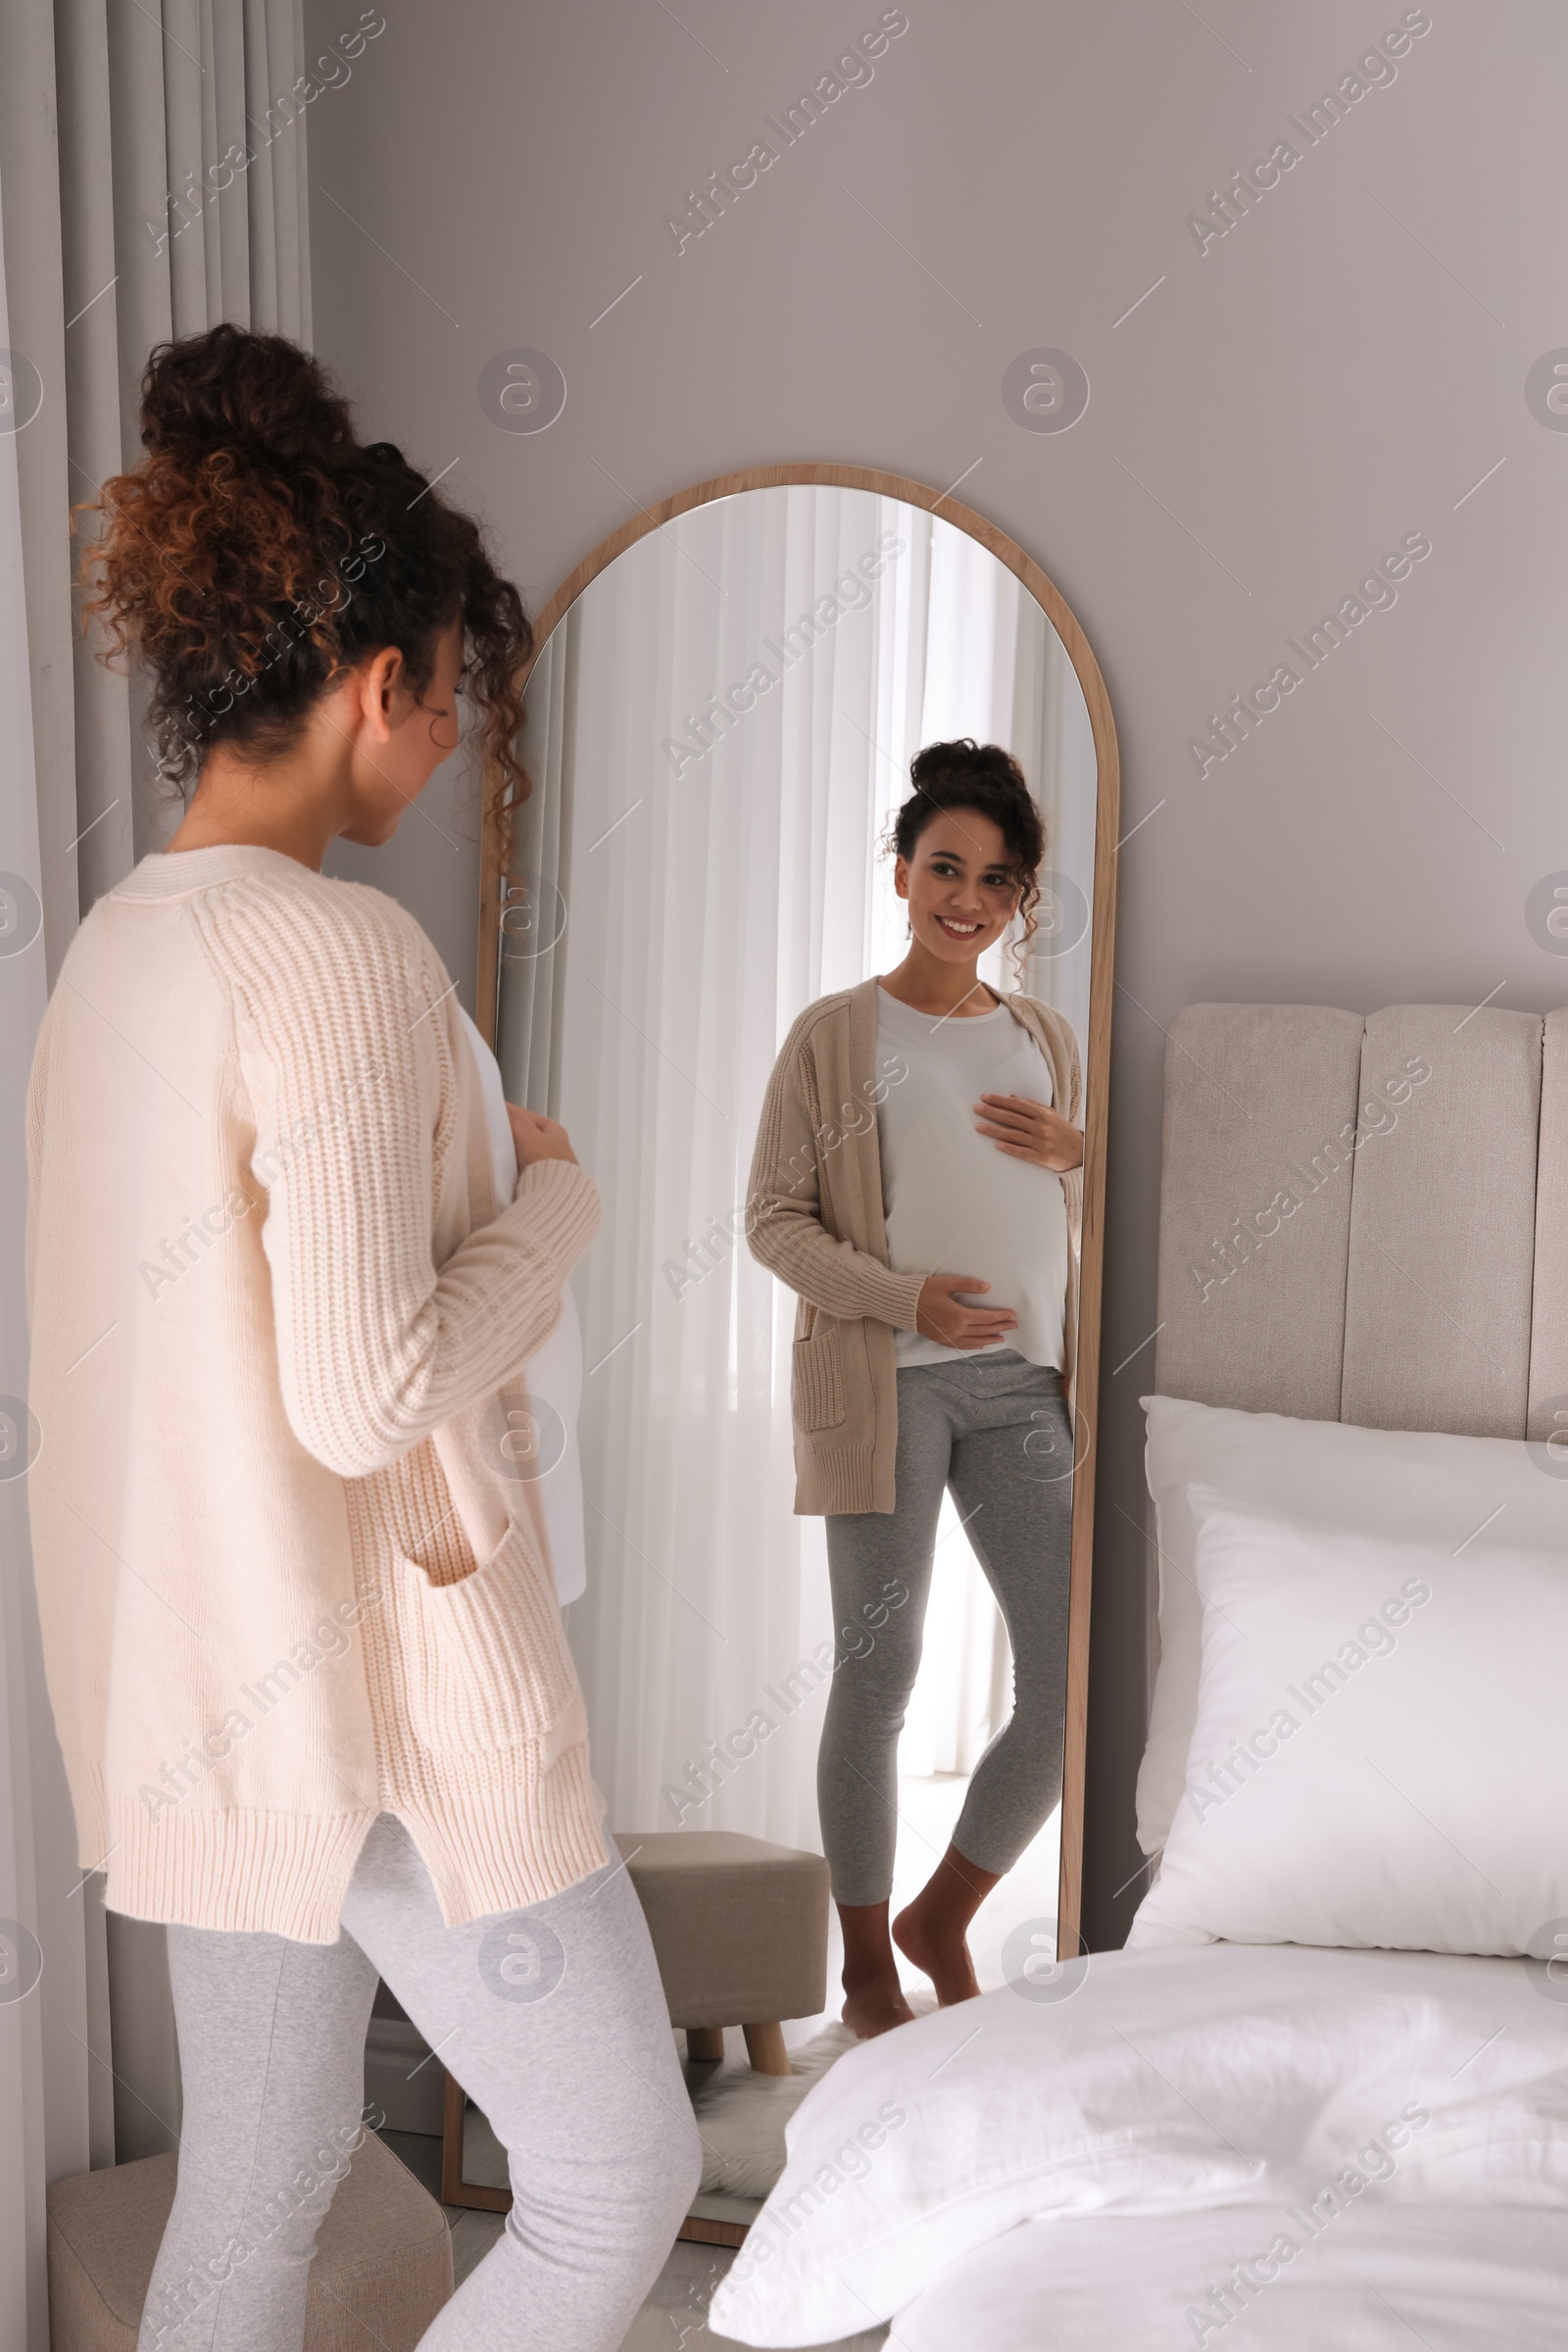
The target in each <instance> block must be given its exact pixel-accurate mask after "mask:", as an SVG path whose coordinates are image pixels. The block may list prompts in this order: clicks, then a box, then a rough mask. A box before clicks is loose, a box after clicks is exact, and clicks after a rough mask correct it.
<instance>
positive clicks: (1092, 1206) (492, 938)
mask: <svg viewBox="0 0 1568 2352" xmlns="http://www.w3.org/2000/svg"><path fill="white" fill-rule="evenodd" d="M796 483H802V484H809V485H814V486H818V487H825V488H830V489H840V490H869V491H872V492H873V493H875V494H876V495H877V496H879V497H882V498H893V499H898V500H900V501H902V502H903V504H904V505H906V506H909V507H919V508H922V509H924V510H925V512H926V513H928V514H931V515H934V514H936V513H937V511H938V509H939V508H940V509H941V510H943V519H944V520H945V521H951V522H952V523H954V524H955V525H956V527H957V529H959V530H961V531H967V533H968V534H969V536H970V538H971V539H977V540H978V541H979V542H980V545H981V546H982V547H984V548H988V549H989V550H990V552H991V554H992V555H994V556H995V557H996V558H997V560H998V562H999V563H1001V564H1005V565H1006V567H1007V569H1008V570H1009V571H1010V572H1012V573H1013V574H1014V575H1015V576H1016V578H1018V579H1019V580H1020V581H1022V583H1023V585H1024V587H1025V588H1027V590H1028V591H1029V594H1030V595H1031V596H1032V597H1033V598H1034V600H1035V602H1036V604H1037V605H1039V606H1040V607H1041V609H1042V611H1043V612H1044V613H1045V614H1046V617H1047V619H1048V620H1050V622H1051V623H1052V626H1053V627H1054V629H1055V632H1056V634H1057V636H1058V637H1059V638H1060V639H1061V642H1062V644H1063V645H1064V646H1065V648H1066V650H1067V655H1068V659H1069V660H1070V661H1071V662H1072V665H1073V668H1074V669H1075V670H1076V672H1077V674H1078V683H1079V685H1080V686H1081V687H1082V688H1083V694H1084V700H1085V702H1086V703H1087V705H1088V707H1089V720H1090V725H1091V727H1092V728H1093V730H1094V741H1095V759H1096V764H1097V768H1098V789H1097V810H1096V818H1095V884H1094V905H1093V909H1092V915H1091V920H1092V922H1093V926H1094V936H1093V939H1092V941H1091V943H1090V962H1089V1039H1088V1045H1087V1049H1086V1053H1085V1058H1084V1105H1085V1110H1084V1204H1083V1233H1082V1241H1081V1250H1080V1256H1079V1279H1078V1335H1077V1367H1076V1383H1075V1385H1076V1390H1077V1395H1076V1399H1075V1402H1076V1408H1077V1412H1078V1415H1079V1416H1080V1418H1081V1421H1082V1424H1083V1427H1084V1429H1085V1430H1086V1432H1087V1437H1088V1443H1087V1446H1085V1450H1084V1455H1083V1459H1082V1461H1081V1462H1079V1463H1078V1464H1077V1465H1076V1466H1075V1468H1074V1471H1073V1495H1072V1557H1071V1567H1070V1572H1069V1580H1068V1591H1067V1710H1066V1721H1065V1726H1064V1730H1063V1754H1062V1788H1061V1861H1060V1871H1059V1877H1058V1882H1057V1925H1056V1938H1057V1942H1056V1948H1057V1956H1058V1957H1065V1958H1068V1959H1072V1958H1076V1957H1077V1956H1078V1954H1079V1951H1080V1949H1081V1941H1082V1939H1081V1936H1080V1931H1079V1919H1080V1909H1081V1889H1082V1883H1083V1832H1084V1765H1085V1744H1086V1734H1087V1727H1088V1711H1089V1602H1090V1588H1091V1584H1092V1571H1093V1560H1094V1523H1095V1472H1096V1468H1097V1466H1098V1450H1099V1448H1098V1442H1099V1403H1100V1307H1101V1293H1102V1262H1103V1238H1104V1202H1105V1129H1106V1114H1107V1109H1108V1103H1107V1096H1108V1092H1109V1082H1110V1013H1111V995H1112V987H1113V973H1114V961H1115V944H1116V943H1115V926H1116V888H1115V876H1116V853H1117V849H1118V846H1119V844H1118V834H1117V826H1118V823H1119V820H1120V811H1121V768H1120V760H1119V756H1118V752H1117V745H1116V726H1115V721H1114V719H1113V718H1112V716H1111V711H1110V698H1109V696H1108V695H1107V693H1106V691H1105V681H1104V679H1103V677H1102V675H1101V671H1100V664H1099V662H1097V661H1096V660H1095V656H1094V652H1093V649H1092V648H1091V646H1090V643H1089V640H1088V638H1087V637H1086V636H1085V635H1084V632H1083V630H1082V629H1081V628H1080V627H1079V625H1078V621H1077V619H1076V617H1075V615H1074V613H1073V611H1072V608H1071V607H1070V606H1069V605H1068V603H1067V600H1066V598H1065V597H1064V596H1063V595H1062V594H1061V591H1060V590H1059V589H1058V588H1057V587H1056V585H1055V583H1054V581H1053V580H1051V579H1049V578H1048V577H1047V575H1046V573H1045V572H1044V571H1042V569H1041V567H1040V565H1039V564H1037V563H1036V562H1035V561H1034V559H1033V557H1031V556H1027V555H1025V553H1024V551H1023V549H1022V548H1021V547H1019V546H1018V544H1017V542H1016V541H1015V540H1012V539H1009V538H1008V537H1007V534H1006V533H1005V531H1000V530H998V528H997V526H996V524H995V523H993V522H988V521H987V520H986V518H985V516H984V515H977V514H976V513H975V512H974V510H973V508H971V507H964V506H959V505H958V504H957V503H956V500H954V499H953V498H952V497H951V496H949V495H948V494H947V493H946V492H941V491H936V490H933V489H931V488H930V486H929V485H928V484H927V483H925V482H916V481H912V480H910V479H909V477H908V476H907V474H902V473H883V472H881V471H879V470H878V469H877V468H876V467H874V466H818V465H805V466H746V467H745V468H743V470H742V471H741V472H739V473H721V474H717V475H715V476H714V477H713V479H712V480H711V481H707V482H697V483H694V484H693V486H692V487H691V488H690V489H689V490H680V491H677V492H676V494H675V495H674V497H673V498H666V499H663V500H662V501H661V502H660V504H659V505H658V506H655V507H645V508H644V509H643V511H642V513H641V514H640V515H633V516H632V517H631V519H630V520H629V521H628V522H623V523H622V524H621V525H620V527H619V529H618V530H614V531H612V532H611V534H610V536H609V538H608V539H602V540H601V541H600V543H599V545H598V546H597V547H596V548H595V549H594V550H593V551H592V553H591V554H589V555H587V556H585V557H584V558H583V560H582V562H581V563H580V564H578V565H577V568H576V570H575V571H573V572H572V573H571V574H570V575H569V577H568V578H566V579H565V580H564V581H563V582H562V584H561V586H560V587H559V588H558V589H557V590H556V593H555V595H554V596H553V597H552V598H551V599H550V602H549V603H548V604H547V605H546V606H545V608H544V610H543V612H542V613H540V614H539V616H538V618H537V620H536V621H535V622H534V650H533V653H532V655H531V656H530V658H529V660H528V662H527V663H526V664H525V666H524V668H523V670H522V672H521V676H520V680H519V683H520V684H522V685H526V682H527V678H528V674H529V671H530V670H531V669H532V667H533V664H534V662H536V661H537V660H538V658H539V656H540V654H541V653H542V652H543V650H544V648H545V646H546V645H547V644H548V642H549V640H550V637H551V634H552V632H553V631H554V629H555V627H556V624H557V622H558V621H559V620H561V618H562V617H563V615H564V613H565V612H566V610H567V608H568V606H570V605H573V604H575V602H576V600H577V598H578V597H579V596H580V595H581V594H582V592H583V590H584V589H585V588H586V587H587V586H588V584H589V582H590V581H591V580H594V579H597V578H598V576H599V574H600V573H601V572H602V571H604V570H605V569H606V568H607V567H608V566H609V565H610V564H613V562H614V561H615V558H616V557H617V556H619V555H623V554H624V553H625V551H626V549H627V548H628V547H631V546H634V545H635V543H636V542H637V541H638V540H639V539H642V538H645V537H646V536H647V534H648V533H649V532H650V531H657V530H660V529H662V526H663V525H664V524H665V523H667V522H672V521H673V520H674V519H675V517H676V516H677V515H687V514H690V512H691V510H692V509H693V508H694V507H702V506H708V505H710V504H711V502H712V501H713V500H715V499H720V498H734V497H736V496H738V495H739V494H740V493H741V492H742V491H745V490H775V489H782V488H785V487H788V486H790V485H793V484H796ZM509 830H510V829H509V827H508V826H507V824H506V821H505V819H504V818H502V817H501V816H500V815H499V814H498V812H497V811H496V809H494V808H493V807H492V806H491V805H490V803H489V801H488V800H487V804H486V808H485V812H484V827H483V833H482V836H481V846H480V872H479V969H478V979H477V987H476V995H475V1003H476V1006H477V1010H478V1022H479V1028H480V1031H481V1032H482V1034H483V1036H484V1038H485V1041H486V1043H487V1044H488V1045H490V1046H492V1047H493V1046H494V1044H495V1033H496V1005H497V996H498V991H499V983H500V940H501V885H502V876H503V874H504V873H505V871H506V870H507V864H508V860H509V858H510V854H511V844H510V839H509ZM1075 1443H1076V1441H1075Z"/></svg>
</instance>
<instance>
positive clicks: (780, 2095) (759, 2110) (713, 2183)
mask: <svg viewBox="0 0 1568 2352" xmlns="http://www.w3.org/2000/svg"><path fill="white" fill-rule="evenodd" d="M922 1992H925V1997H924V1998H922ZM907 1997H908V2000H909V2006H910V2007H911V2009H913V2010H914V2011H915V2013H916V2015H918V2014H919V2013H920V2012H921V2011H922V2010H923V2009H925V2008H928V2007H929V2008H935V2006H936V1999H935V1995H934V1994H931V1993H929V1991H926V1989H925V1988H923V1987H922V1988H921V1991H916V1992H913V1993H910V1994H909V1995H908V1996H907ZM727 2038H728V2040H729V2041H731V2042H734V2043H736V2044H739V2043H740V2041H741V2036H740V2034H739V2032H738V2031H737V2032H733V2033H731V2034H729V2036H728V2037H727ZM855 2046H856V2040H855V2035H854V2034H852V2033H851V2032H850V2029H849V2027H848V2026H846V2025H842V2024H835V2025H830V2026H825V2027H824V2028H823V2029H822V2031H821V2033H819V2034H813V2035H812V2037H811V2039H810V2040H809V2041H808V2042H804V2043H803V2044H802V2045H801V2047H800V2048H799V2049H796V2050H792V2051H791V2052H790V2065H791V2067H792V2069H793V2072H792V2073H790V2074H788V2075H758V2074H754V2073H753V2072H752V2069H751V2068H750V2066H748V2065H747V2063H746V2060H745V2056H744V2051H743V2052H742V2055H741V2062H740V2064H739V2065H736V2064H734V2063H733V2062H732V2061H730V2060H729V2059H728V2057H727V2053H726V2063H725V2064H724V2065H723V2066H716V2067H714V2069H713V2071H712V2074H711V2076H710V2078H709V2080H708V2081H707V2082H694V2083H693V2087H692V2105H693V2106H694V2107H695V2109H696V2111H697V2129H698V2131H700V2132H701V2134H702V2141H703V2194H704V2195H705V2196H728V2197H765V2196H766V2195H767V2192H768V2190H769V2189H770V2188H771V2187H772V2185H773V2183H774V2181H775V2180H777V2179H778V2177H779V2175H780V2174H781V2173H782V2172H783V2170H784V2127H785V2125H786V2124H787V2123H788V2122H789V2120H790V2117H791V2116H792V2115H793V2114H794V2113H795V2110H796V2108H797V2107H799V2105H800V2104H801V2101H802V2100H803V2099H804V2098H805V2097H806V2094H807V2092H808V2091H809V2089H810V2088H811V2086H812V2084H813V2083H816V2082H820V2081H821V2079H822V2077H823V2076H824V2075H825V2074H826V2073H827V2070H828V2068H829V2067H830V2066H832V2065H833V2064H834V2063H835V2062H836V2061H837V2060H838V2059H840V2058H842V2057H843V2056H844V2053H845V2051H846V2050H853V2049H854V2048H855Z"/></svg>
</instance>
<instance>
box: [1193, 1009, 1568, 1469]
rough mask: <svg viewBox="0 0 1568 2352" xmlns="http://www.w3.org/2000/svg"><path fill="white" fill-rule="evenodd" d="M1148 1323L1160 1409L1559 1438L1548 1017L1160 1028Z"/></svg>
mask: <svg viewBox="0 0 1568 2352" xmlns="http://www.w3.org/2000/svg"><path fill="white" fill-rule="evenodd" d="M1156 1321H1157V1323H1158V1326H1159V1331H1158V1337H1157V1339H1156V1341H1155V1355H1154V1386H1155V1388H1156V1390H1158V1391H1159V1392H1160V1393H1161V1394H1162V1395H1164V1396H1168V1397H1193V1398H1195V1399H1196V1400H1197V1401H1198V1402H1199V1403H1201V1404H1217V1405H1231V1406H1236V1407H1240V1408H1241V1409H1242V1410H1244V1411H1250V1412H1277V1413H1290V1414H1293V1415H1295V1416H1297V1417H1298V1418H1300V1419H1305V1420H1320V1421H1325V1420H1339V1421H1355V1422H1360V1423H1362V1424H1364V1425H1366V1426H1368V1427H1372V1428H1381V1429H1432V1430H1446V1431H1450V1432H1453V1433H1456V1434H1459V1435H1471V1436H1479V1437H1508V1438H1523V1437H1529V1438H1533V1439H1538V1440H1540V1439H1544V1438H1548V1437H1550V1436H1551V1434H1552V1432H1553V1429H1554V1428H1568V1011H1561V1012H1550V1013H1546V1014H1544V1015H1542V1014H1540V1013H1526V1012H1508V1011H1504V1010H1501V1009H1498V1008H1495V1007H1493V1006H1485V1007H1482V1008H1481V1009H1479V1010H1477V1009H1470V1008H1467V1007H1466V1006H1464V1005H1392V1006H1390V1007H1389V1008H1388V1009H1386V1010H1385V1011H1382V1012H1374V1013H1368V1014H1365V1015H1363V1014H1361V1013H1358V1012H1342V1011H1338V1010H1336V1009H1334V1008H1333V1007H1331V1006H1325V1005H1189V1006H1188V1007H1187V1009H1186V1010H1185V1011H1183V1012H1181V1013H1178V1015H1177V1016H1176V1019H1175V1020H1174V1021H1173V1022H1172V1024H1171V1027H1170V1030H1169V1032H1168V1038H1167V1044H1166V1049H1165V1120H1164V1165H1163V1173H1162V1177H1161V1187H1160V1225H1159V1307H1158V1314H1157V1317H1156ZM1559 1411H1561V1412H1562V1414H1563V1416H1564V1418H1563V1420H1562V1421H1561V1422H1560V1423H1559V1422H1557V1421H1556V1419H1555V1415H1556V1414H1557V1413H1558V1412H1559Z"/></svg>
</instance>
